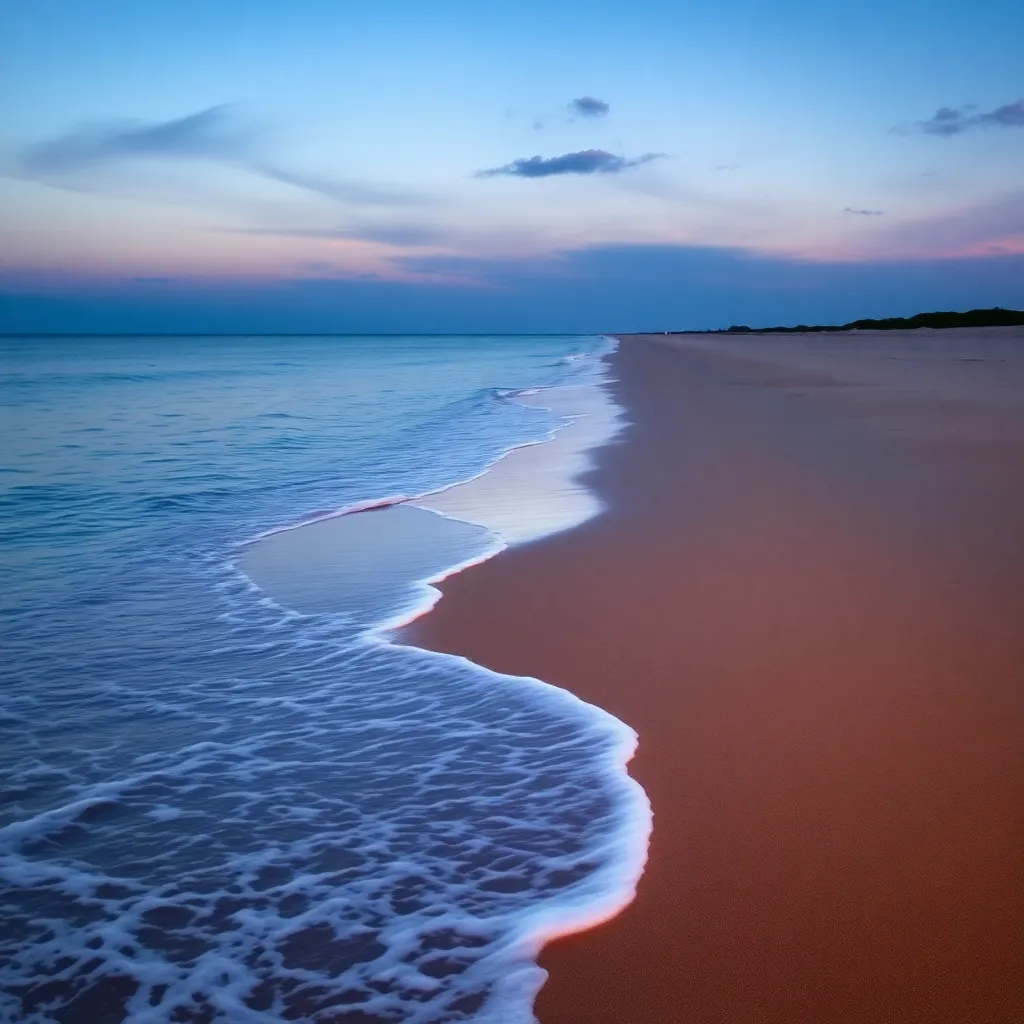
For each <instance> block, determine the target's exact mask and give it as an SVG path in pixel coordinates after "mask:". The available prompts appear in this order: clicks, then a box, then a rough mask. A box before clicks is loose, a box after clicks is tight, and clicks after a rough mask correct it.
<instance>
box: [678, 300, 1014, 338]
mask: <svg viewBox="0 0 1024 1024" xmlns="http://www.w3.org/2000/svg"><path fill="white" fill-rule="evenodd" d="M1021 326H1024V310H1019V309H1003V308H1002V307H1001V306H995V307H993V308H992V309H971V310H968V311H967V312H966V313H955V312H952V311H950V312H938V313H918V314H917V315H916V316H908V317H902V316H892V317H886V318H885V319H882V320H853V321H851V322H850V323H848V324H842V325H841V326H838V325H832V324H830V325H822V324H814V325H808V324H798V325H797V326H796V327H747V326H745V325H733V326H732V327H727V328H724V329H719V330H712V331H669V332H668V333H669V334H801V333H803V334H807V333H813V332H816V331H913V330H916V329H917V328H918V327H931V328H932V329H933V330H941V329H943V328H948V327H1021Z"/></svg>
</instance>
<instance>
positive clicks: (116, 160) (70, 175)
mask: <svg viewBox="0 0 1024 1024" xmlns="http://www.w3.org/2000/svg"><path fill="white" fill-rule="evenodd" d="M263 134H264V133H263V132H262V131H261V130H259V129H257V128H255V127H254V126H252V125H247V124H245V123H244V122H242V121H241V120H240V119H239V118H238V116H237V114H236V112H235V110H234V108H233V107H231V106H229V105H221V106H216V107H208V108H207V109H206V110H200V111H198V112H197V113H195V114H188V115H186V116H185V117H178V118H173V119H172V120H170V121H156V122H145V121H126V120H121V121H109V122H106V123H103V124H98V125H92V126H88V127H84V128H79V129H76V130H74V131H71V132H68V133H66V134H64V135H60V136H58V137H57V138H54V139H49V140H47V141H45V142H40V143H37V144H36V145H34V146H29V147H28V148H27V149H25V150H24V151H23V152H22V153H21V155H20V157H19V158H18V160H17V161H16V164H15V168H14V170H15V173H16V174H18V176H20V177H27V178H32V179H35V180H40V181H44V182H46V183H47V184H51V185H56V186H61V187H74V184H75V182H76V181H80V180H81V179H82V177H83V176H84V175H88V174H90V173H91V172H97V171H103V170H109V169H116V168H118V167H123V166H124V165H127V164H129V163H131V162H133V161H135V162H137V161H142V160H148V161H163V162H186V161H192V162H194V161H203V162H206V163H214V164H220V165H222V166H228V167H234V168H237V169H240V170H243V171H247V172H249V173H251V174H255V175H258V176H260V177H263V178H268V179H270V180H271V181H277V182H280V183H281V184H284V185H290V186H291V187H293V188H298V189H302V190H304V191H307V192H313V193H316V194H318V195H322V196H325V197H327V198H328V199H333V200H335V201H337V202H343V203H376V204H380V205H407V204H414V203H418V202H420V201H421V197H418V196H415V195H412V194H410V193H406V192H401V191H399V190H392V189H387V188H382V187H378V186H370V185H364V184H361V183H359V182H351V181H342V180H338V179H333V178H324V177H320V176H317V175H313V174H307V173H304V172H300V171H296V170H294V169H292V168H289V167H286V166H284V165H283V164H282V163H281V162H280V161H279V160H277V158H276V157H275V156H273V155H272V154H271V153H269V152H268V151H267V148H266V146H265V144H264V140H263Z"/></svg>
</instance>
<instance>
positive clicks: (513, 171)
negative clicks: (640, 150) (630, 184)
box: [476, 149, 665, 178]
mask: <svg viewBox="0 0 1024 1024" xmlns="http://www.w3.org/2000/svg"><path fill="white" fill-rule="evenodd" d="M664 155H665V154H664V153H645V154H644V155H643V156H638V157H634V158H633V159H631V160H628V159H626V157H624V156H617V155H616V154H615V153H608V152H606V151H605V150H603V149H584V150H580V152H578V153H563V154H562V155H561V156H552V157H542V156H531V157H527V158H523V159H520V160H513V161H512V162H511V163H508V164H504V165H503V166H501V167H492V168H490V169H489V170H484V171H477V173H476V177H478V178H497V177H506V178H550V177H553V176H554V175H559V174H619V173H620V172H622V171H628V170H629V169H630V168H633V167H639V166H640V165H641V164H647V163H650V162H651V161H652V160H658V159H660V158H661V157H663V156H664Z"/></svg>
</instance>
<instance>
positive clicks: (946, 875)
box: [405, 329, 1024, 1024]
mask: <svg viewBox="0 0 1024 1024" xmlns="http://www.w3.org/2000/svg"><path fill="white" fill-rule="evenodd" d="M610 362H611V374H612V376H613V378H615V381H614V383H613V384H612V385H611V388H612V391H613V394H614V397H615V399H616V401H617V402H619V403H620V404H621V405H622V406H623V407H624V409H625V412H626V419H627V421H628V422H629V424H630V425H629V427H628V428H627V429H626V431H625V432H624V433H623V434H622V435H621V436H620V437H619V438H618V439H617V440H615V441H613V442H612V443H611V444H609V445H607V446H606V447H604V448H602V449H600V450H599V451H598V452H597V453H596V455H595V457H594V462H595V468H594V469H592V470H591V471H590V472H589V474H588V476H587V478H586V481H587V484H588V486H589V487H590V488H591V489H592V490H593V491H594V493H595V494H596V495H597V496H598V497H599V498H600V500H601V501H602V502H604V503H605V505H606V511H605V512H604V513H603V514H602V515H600V516H598V517H597V518H594V519H592V520H590V521H589V522H587V523H585V524H584V525H582V526H579V527H577V528H575V529H573V530H570V531H567V532H564V533H561V534H558V535H556V536H553V537H549V538H547V539H544V540H540V541H537V542H534V543H531V544H526V545H523V546H520V547H514V548H512V549H510V550H507V551H504V552H502V553H501V554H499V555H498V556H497V557H495V558H494V559H492V560H491V561H488V562H486V563H484V564H481V565H478V566H475V567H473V568H470V569H468V570H466V571H464V572H462V573H460V574H459V575H457V576H454V577H452V578H450V579H448V580H446V581H445V582H444V583H443V585H442V588H441V589H442V591H443V595H444V596H443V599H442V600H441V601H440V602H439V604H438V605H437V606H436V607H435V609H434V610H433V611H432V612H431V613H430V614H428V615H427V616H425V617H424V618H422V619H421V620H419V621H418V622H416V623H415V624H414V625H413V626H412V627H410V629H409V630H408V631H407V632H406V634H405V638H406V639H407V640H409V641H411V642H413V643H416V644H419V645H422V646H427V647H432V648H435V649H438V650H441V651H446V652H452V653H457V654H462V655H465V656H467V657H469V658H471V659H472V660H473V661H475V662H478V663H480V664H482V665H485V666H488V667H490V668H493V669H496V670H498V671H501V672H507V673H513V674H522V675H530V676H537V677H539V678H541V679H544V680H547V681H549V682H552V683H555V684H557V685H559V686H562V687H565V688H567V689H569V690H571V691H572V692H573V693H576V694H577V695H579V696H580V697H582V698H583V699H585V700H587V701H590V702H592V703H594V704H597V705H599V706H601V707H602V708H605V709H606V710H608V711H610V712H612V713H613V714H614V715H616V716H617V717H618V718H620V719H621V720H623V721H624V722H626V723H628V724H629V725H630V726H632V727H633V728H634V729H635V730H636V731H637V732H638V734H639V738H640V739H639V749H638V753H637V755H636V757H635V759H634V761H633V762H632V764H631V766H630V771H631V774H632V775H633V776H634V777H635V778H636V779H637V780H638V781H639V782H640V783H641V784H642V785H643V787H644V789H645V790H646V792H647V794H648V796H649V797H650V800H651V803H652V806H653V811H654V830H653V834H652V840H651V847H650V856H649V860H648V864H647V870H646V872H645V874H644V876H643V878H642V880H641V883H640V886H639V889H638V892H637V897H636V899H635V901H634V902H633V903H632V904H631V905H630V907H629V908H628V909H627V910H626V911H625V912H624V913H622V914H621V915H620V916H619V917H618V918H616V919H615V920H614V921H612V922H610V923H608V924H606V925H603V926H601V927H600V928H597V929H594V930H592V931H590V932H587V933H584V934H581V935H576V936H572V937H569V938H566V939H562V940H559V941H557V942H555V943H553V944H552V945H551V946H549V947H548V948H547V949H546V950H545V951H544V954H543V956H542V960H541V962H542V965H543V966H544V967H545V968H546V969H547V970H548V971H549V972H550V978H549V980H548V982H547V983H546V985H545V986H544V988H543V990H542V991H541V993H540V996H539V1000H538V1003H537V1007H536V1012H537V1015H538V1017H539V1019H540V1020H541V1022H542V1024H585V1022H586V1024H589V1022H596V1021H611V1022H621V1024H646V1022H664V1024H670V1022H671V1024H676V1022H694V1024H718V1022H722V1024H726V1022H728V1024H747V1022H750V1024H753V1022H759V1024H760V1022H777V1024H795V1022H808V1024H810V1022H815V1024H820V1022H831V1021H836V1022H844V1024H861V1022H863V1024H880V1022H903V1021H908V1022H910V1021H914V1022H922V1024H923V1022H928V1024H939V1022H950V1024H952V1022H958V1024H962V1022H968V1021H969V1022H971V1024H982V1022H985V1024H996V1022H1000V1024H1002V1022H1005V1024H1010V1022H1018V1021H1020V1020H1021V1019H1024V839H1022V837H1024V628H1022V624H1024V589H1022V587H1021V581H1022V580H1024V527H1022V525H1021V524H1022V523H1024V330H1021V329H992V330H985V331H974V332H961V331H941V332H938V331H936V332H931V331H923V332H912V333H905V334H899V333H898V332H887V333H885V334H878V335H876V334H858V335H846V336H842V335H840V336H829V337H823V336H815V337H810V336H808V337H803V336H761V337H757V338H752V339H732V338H722V337H716V336H673V337H670V338H666V337H662V336H652V337H643V336H631V337H626V338H623V339H622V341H621V344H620V347H619V351H618V352H617V353H616V354H615V355H614V356H613V357H611V360H610Z"/></svg>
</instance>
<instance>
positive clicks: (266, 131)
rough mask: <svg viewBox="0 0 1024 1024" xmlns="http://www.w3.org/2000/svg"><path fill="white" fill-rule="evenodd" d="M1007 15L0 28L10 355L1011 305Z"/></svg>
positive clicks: (172, 22)
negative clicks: (161, 340)
mask: <svg viewBox="0 0 1024 1024" xmlns="http://www.w3.org/2000/svg"><path fill="white" fill-rule="evenodd" d="M1022 39H1024V4H1021V3H1020V2H1019V0H978V2H975V3H972V4H967V3H964V2H963V0H930V2H925V0H884V2H883V0H857V2H851V0H830V2H828V3H825V2H823V0H817V2H809V0H805V2H803V3H798V2H795V0H776V2H774V3H771V4H767V3H764V2H763V0H714V2H710V0H709V2H705V0H692V2H687V0H633V2H631V3H629V4H623V3H621V2H619V0H590V2H583V0H519V2H517V3H515V4H510V3H508V2H492V0H376V2H374V3H368V2H365V0H364V2H358V3H357V2H355V0H289V2H285V0H276V2H265V0H147V2H146V3H139V2H138V0H91V2H90V3H88V4H86V3H82V2H81V0H33V2H32V3H30V4H14V3H10V4H2V5H0V109H2V111H3V118H2V119H0V330H4V331H41V332H47V331H82V332H93V331H97V332H106V331H111V332H115V331H125V332H152V331H168V332H174V331H182V332H185V331H215V332H216V331H229V332H230V331H240V332H251V331H268V332H289V331H295V332H300V331H309V332H321V331H324V332H333V331H352V332H370V331H380V332H411V331H422V332H447V331H469V332H492V331H494V332H498V331H508V332H524V331H534V332H549V331H550V332H563V331H579V332H600V331H608V332H611V331H627V330H670V329H684V328H706V327H723V326H728V325H730V324H733V323H751V324H752V325H755V326H759V325H764V324H793V323H799V322H804V323H822V322H825V323H829V322H845V321H846V320H850V319H855V318H858V317H862V316H887V315H893V316H900V315H909V314H912V313H915V312H919V311H922V310H926V309H947V308H962V309H966V308H971V307H976V306H992V305H1002V306H1008V307H1024V60H1022V59H1021V47H1020V41H1021V40H1022Z"/></svg>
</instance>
